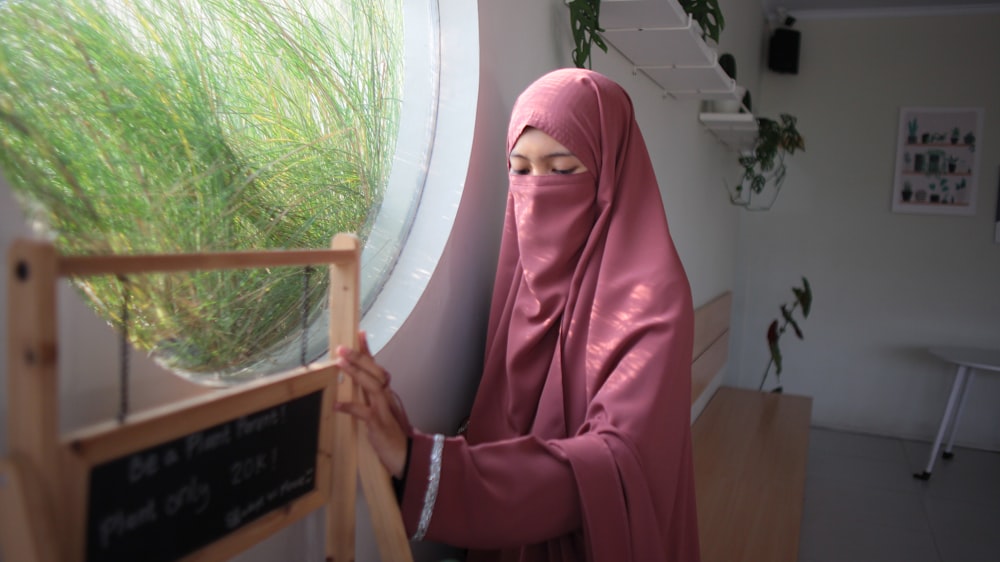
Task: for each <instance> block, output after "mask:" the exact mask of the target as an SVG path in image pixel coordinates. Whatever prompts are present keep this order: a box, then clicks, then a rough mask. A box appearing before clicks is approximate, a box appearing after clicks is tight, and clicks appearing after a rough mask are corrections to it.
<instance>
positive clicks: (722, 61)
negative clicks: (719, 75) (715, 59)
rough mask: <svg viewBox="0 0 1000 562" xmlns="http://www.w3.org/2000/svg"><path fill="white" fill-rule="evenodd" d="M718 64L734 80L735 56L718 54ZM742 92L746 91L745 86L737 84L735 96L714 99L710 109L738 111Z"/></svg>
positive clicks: (741, 102) (721, 111)
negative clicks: (733, 97) (732, 97)
mask: <svg viewBox="0 0 1000 562" xmlns="http://www.w3.org/2000/svg"><path fill="white" fill-rule="evenodd" d="M719 66H720V67H722V70H723V71H724V72H725V73H726V75H727V76H729V77H730V78H732V79H733V80H736V57H734V56H733V55H732V53H723V54H722V55H719ZM744 92H746V88H744V87H742V86H739V85H737V86H736V90H735V96H736V98H735V99H719V100H715V102H714V103H713V104H712V111H714V112H716V113H739V111H740V106H741V105H742V104H743V101H742V98H743V94H744Z"/></svg>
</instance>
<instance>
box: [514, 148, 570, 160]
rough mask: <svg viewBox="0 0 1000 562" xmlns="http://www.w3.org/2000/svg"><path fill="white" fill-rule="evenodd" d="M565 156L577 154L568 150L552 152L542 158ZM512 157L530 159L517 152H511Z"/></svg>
mask: <svg viewBox="0 0 1000 562" xmlns="http://www.w3.org/2000/svg"><path fill="white" fill-rule="evenodd" d="M563 156H569V157H571V158H576V155H575V154H573V153H572V152H569V151H568V150H567V151H566V152H550V153H548V154H546V155H544V156H542V158H560V157H563ZM510 157H511V158H524V159H525V160H530V159H529V158H528V157H527V156H524V155H522V154H519V153H517V152H511V153H510Z"/></svg>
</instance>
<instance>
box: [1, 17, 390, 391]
mask: <svg viewBox="0 0 1000 562" xmlns="http://www.w3.org/2000/svg"><path fill="white" fill-rule="evenodd" d="M401 17H402V16H401V7H400V2H399V0H376V1H371V0H346V1H344V2H325V1H315V2H310V1H308V0H272V1H267V0H116V1H112V0H75V1H67V0H32V1H30V2H28V1H25V2H3V3H0V169H2V172H3V174H4V175H5V176H6V178H7V179H8V180H9V181H10V183H11V185H12V187H13V188H14V190H15V193H16V195H17V196H18V198H19V199H20V200H21V202H22V206H23V208H24V209H25V212H26V214H27V217H28V218H29V220H30V221H31V222H32V223H33V224H35V225H38V226H40V227H41V228H43V229H44V230H45V231H46V232H48V233H49V235H50V236H52V237H53V239H54V240H55V243H56V246H57V247H58V249H59V250H60V252H62V253H64V254H108V253H116V254H136V253H164V252H196V251H231V250H248V249H278V248H326V247H328V245H329V241H330V238H331V237H332V236H333V234H335V233H336V232H341V231H349V232H355V233H358V234H359V235H361V236H362V238H364V237H365V235H366V233H367V230H368V228H369V227H370V222H371V220H372V217H373V216H374V213H375V212H376V211H377V209H378V206H379V204H380V202H381V197H382V193H383V191H384V187H385V184H386V181H387V178H388V174H389V169H390V165H391V160H392V155H393V151H394V143H395V138H396V131H397V124H398V114H399V107H400V104H399V99H400V82H401V63H400V57H401V52H400V44H401V37H402V21H401ZM322 269H323V268H318V269H317V271H316V272H315V273H314V274H313V275H311V276H310V281H309V286H310V287H311V288H312V290H311V291H309V295H308V297H307V309H308V311H309V312H308V316H311V317H315V316H316V315H319V314H322V309H323V304H324V300H325V284H326V276H325V271H320V270H322ZM127 283H128V287H127V292H128V294H129V295H130V297H131V298H130V310H129V313H128V317H129V323H128V326H127V331H128V333H129V336H130V338H131V341H132V343H133V345H135V346H136V347H137V348H139V349H143V350H146V351H148V352H150V353H151V354H152V355H153V356H154V357H156V358H157V359H158V360H159V361H161V362H163V363H164V364H166V365H168V366H170V367H171V368H173V369H175V370H178V371H181V372H187V373H191V374H199V373H201V374H205V376H214V377H218V378H220V379H223V380H225V379H227V378H239V376H240V375H243V374H245V373H246V371H247V370H248V369H251V368H252V367H253V366H254V365H258V366H259V364H260V357H261V355H262V353H266V352H270V351H273V350H275V349H278V348H281V347H282V346H284V345H286V344H288V342H289V341H291V340H292V339H294V338H295V337H297V329H298V327H299V326H301V325H302V313H301V311H302V301H303V294H304V290H303V287H304V282H303V270H302V269H301V268H280V269H272V270H266V271H265V270H249V271H225V272H205V273H199V274H184V275H149V276H134V277H130V278H129V279H128V280H127ZM78 286H79V288H80V289H81V290H82V292H83V293H84V294H86V295H87V297H88V301H89V302H90V304H91V305H92V306H93V307H94V309H95V310H96V311H97V312H98V313H99V314H100V315H101V316H102V317H104V318H105V319H107V320H108V321H109V322H111V323H112V324H115V325H116V326H117V325H120V324H121V317H122V312H121V311H122V304H123V298H124V297H123V295H124V294H125V292H126V289H125V287H123V286H122V283H121V281H120V280H118V279H113V278H90V279H86V280H84V281H83V282H80V283H78ZM321 352H322V349H320V350H318V351H316V350H313V352H312V353H314V354H318V353H321Z"/></svg>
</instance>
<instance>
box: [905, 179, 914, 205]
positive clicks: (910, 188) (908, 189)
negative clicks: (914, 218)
mask: <svg viewBox="0 0 1000 562" xmlns="http://www.w3.org/2000/svg"><path fill="white" fill-rule="evenodd" d="M902 195H903V202H904V203H906V202H909V201H910V199H912V198H913V186H912V185H910V182H908V181H905V182H903V191H902Z"/></svg>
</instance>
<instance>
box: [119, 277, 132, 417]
mask: <svg viewBox="0 0 1000 562" xmlns="http://www.w3.org/2000/svg"><path fill="white" fill-rule="evenodd" d="M118 281H119V282H121V285H122V315H121V319H122V320H121V321H122V329H121V343H120V345H121V350H120V351H121V356H120V358H119V364H118V373H119V386H118V423H124V422H125V416H127V415H128V394H129V392H128V378H129V345H128V309H129V306H130V304H131V300H132V292H131V291H130V290H129V281H128V278H127V277H126V276H124V275H119V276H118Z"/></svg>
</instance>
